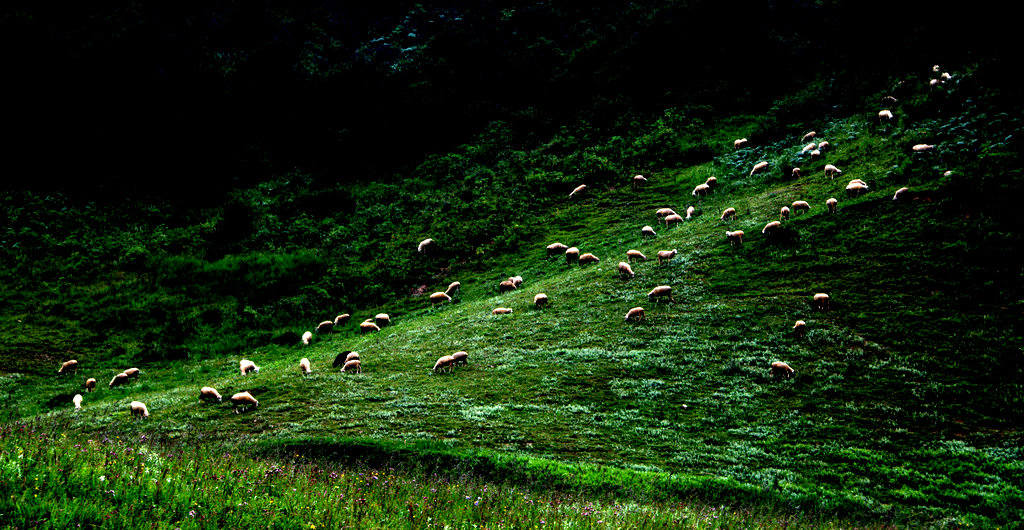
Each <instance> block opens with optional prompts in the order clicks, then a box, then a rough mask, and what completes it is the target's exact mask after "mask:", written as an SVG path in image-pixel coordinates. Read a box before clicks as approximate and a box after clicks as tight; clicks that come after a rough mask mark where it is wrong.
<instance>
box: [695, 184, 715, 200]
mask: <svg viewBox="0 0 1024 530" xmlns="http://www.w3.org/2000/svg"><path fill="white" fill-rule="evenodd" d="M709 193H711V186H708V185H707V184H698V185H697V186H696V187H695V188H693V196H694V197H704V196H706V195H707V194H709Z"/></svg>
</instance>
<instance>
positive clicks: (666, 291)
mask: <svg viewBox="0 0 1024 530" xmlns="http://www.w3.org/2000/svg"><path fill="white" fill-rule="evenodd" d="M661 298H668V301H669V302H673V303H675V301H676V300H675V298H673V297H672V287H671V286H668V285H659V286H657V287H655V288H654V289H651V292H649V293H647V299H648V300H649V301H651V302H654V301H656V300H660V299H661Z"/></svg>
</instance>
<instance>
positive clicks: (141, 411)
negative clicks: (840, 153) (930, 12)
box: [57, 65, 952, 418]
mask: <svg viewBox="0 0 1024 530" xmlns="http://www.w3.org/2000/svg"><path fill="white" fill-rule="evenodd" d="M932 71H933V72H935V73H938V72H939V71H940V67H939V66H938V65H935V66H933V67H932ZM951 78H952V76H951V75H950V74H949V73H945V72H944V73H942V74H941V75H940V76H939V77H937V78H934V79H931V80H930V81H929V85H930V86H932V87H935V86H938V85H942V84H944V83H946V81H948V80H950V79H951ZM894 103H896V98H894V97H892V96H887V97H885V98H883V104H886V105H889V104H894ZM878 119H879V121H880V122H881V121H889V120H893V119H895V116H894V115H893V112H892V110H890V109H888V108H885V109H882V110H880V111H878ZM816 136H817V133H816V132H815V131H810V132H808V133H806V134H804V135H803V137H802V138H801V140H800V142H801V143H804V142H807V141H809V140H813V139H814V138H815V137H816ZM749 145H750V141H749V140H748V139H746V138H739V139H737V140H735V141H734V142H733V148H734V149H736V150H739V149H743V148H745V147H748V146H749ZM830 147H831V144H830V143H829V142H828V141H821V142H817V143H815V142H813V141H812V142H810V143H807V144H806V145H804V146H803V148H801V151H800V155H801V156H803V155H809V156H810V158H811V159H812V160H816V159H819V158H820V157H822V156H823V153H824V152H826V151H827V150H828V149H829V148H830ZM934 148H935V146H934V145H930V144H917V145H914V146H913V147H912V151H914V152H918V153H919V152H926V151H930V150H932V149H934ZM768 167H769V163H768V162H767V161H760V162H757V163H756V164H754V166H753V167H752V168H751V170H750V176H753V175H755V174H757V173H760V172H762V171H764V170H766V169H767V168H768ZM949 173H950V172H948V171H947V172H946V174H947V176H948V174H949ZM841 174H843V171H842V170H840V169H839V168H838V167H836V166H835V165H833V164H826V165H825V167H824V175H825V177H828V178H830V179H833V180H834V179H835V177H836V176H837V175H841ZM792 175H793V176H794V177H799V176H800V175H801V169H800V168H798V167H795V168H793V170H792ZM647 182H648V179H647V177H645V176H643V175H636V176H634V177H633V179H632V184H633V188H634V189H636V188H639V187H642V186H644V185H646V184H647ZM717 186H718V179H717V178H716V177H709V178H708V179H707V180H706V181H705V182H704V183H702V184H699V185H697V186H696V187H694V188H693V191H692V192H691V195H692V196H693V197H695V198H696V199H697V201H698V204H699V202H700V200H701V199H702V198H703V197H706V196H708V195H710V194H712V193H713V192H714V190H715V188H716V187H717ZM869 189H870V188H869V187H868V185H867V183H866V182H865V181H863V180H861V179H853V180H851V181H850V182H849V183H848V184H847V185H846V193H847V195H848V196H850V197H856V196H858V195H860V194H863V193H865V192H867V191H868V190H869ZM586 190H587V186H586V185H585V184H583V185H580V186H577V187H576V188H574V189H573V190H572V192H570V193H569V198H573V197H576V196H579V195H582V194H583V193H585V192H586ZM909 192H910V190H909V188H906V187H903V188H900V189H898V190H896V192H895V193H894V194H893V198H892V200H894V201H900V200H902V199H904V198H905V197H907V196H908V194H909ZM838 204H839V201H838V199H836V198H835V197H830V198H829V199H828V200H826V201H825V206H826V208H827V211H828V213H830V214H835V213H836V211H837V208H838ZM810 209H811V205H810V203H808V202H807V201H803V200H798V201H794V202H793V203H792V204H790V205H788V206H782V207H781V208H780V210H779V220H778V221H774V220H773V221H769V222H768V223H767V224H766V225H765V226H764V228H763V229H762V230H761V234H762V235H764V236H765V238H766V239H767V240H769V241H771V240H773V239H775V238H776V237H777V236H778V235H779V234H781V232H782V230H783V228H782V223H783V222H784V221H787V220H789V219H790V216H791V215H795V214H797V213H804V212H808V211H810ZM696 211H697V210H696V208H695V207H694V206H692V205H691V206H688V207H687V208H686V216H685V217H683V216H681V215H679V214H677V213H676V212H675V211H674V210H672V209H671V208H659V209H658V210H656V211H655V215H656V216H657V217H658V218H659V219H660V220H661V222H663V223H664V224H665V226H666V227H668V226H669V224H673V223H675V224H678V223H681V222H684V221H685V220H689V219H692V218H693V217H694V215H695V214H696ZM736 216H737V212H736V208H732V207H729V208H726V209H725V210H723V211H722V214H721V217H720V220H721V221H722V222H730V221H733V220H735V219H736ZM640 234H641V237H643V238H647V237H657V232H656V231H655V230H654V228H653V227H651V226H649V225H647V226H644V227H642V228H641V229H640ZM744 236H745V234H744V232H743V231H742V230H726V231H725V237H726V240H727V241H728V242H729V243H730V244H731V245H732V246H741V245H742V244H743V238H744ZM436 245H437V243H436V242H435V241H434V240H433V239H430V238H428V239H424V240H423V241H421V242H420V243H419V245H418V246H417V251H418V252H420V253H425V252H429V251H431V250H432V249H433V248H435V247H436ZM677 253H678V251H677V250H675V249H673V250H661V251H658V253H657V259H658V264H659V265H662V264H663V263H666V262H670V261H671V260H672V259H673V258H674V257H675V256H676V254H677ZM547 255H548V256H549V257H552V256H558V255H564V256H565V261H566V264H568V265H570V266H571V265H574V264H575V265H579V266H581V267H582V266H584V265H588V264H592V263H599V262H600V261H601V260H600V259H599V258H598V257H597V256H595V255H594V254H592V253H589V252H586V253H582V254H581V253H580V249H579V248H577V247H569V246H568V245H564V244H562V243H558V242H555V243H552V244H550V245H548V246H547ZM647 259H648V258H647V256H645V255H644V254H643V253H642V252H640V251H639V250H635V249H629V250H627V251H626V261H620V262H619V264H618V267H617V270H618V273H619V275H620V277H621V278H623V279H631V278H633V277H634V276H635V273H634V272H633V268H632V265H631V263H635V262H642V261H647ZM522 284H523V277H522V276H512V277H509V278H508V279H506V280H503V281H501V282H500V283H499V284H498V292H499V293H505V292H510V291H515V290H518V289H519V287H520V286H521V285H522ZM461 287H462V284H461V283H459V282H452V283H451V284H450V285H449V286H448V288H447V289H446V290H445V291H443V292H442V291H439V292H435V293H432V294H431V295H430V296H429V300H430V303H431V305H437V304H441V303H444V302H451V301H452V297H453V295H455V294H456V293H458V292H459V291H460V290H461ZM647 298H648V300H649V301H650V302H651V303H655V302H657V301H660V300H668V301H669V302H673V303H674V302H675V299H674V297H673V296H672V286H670V285H659V286H657V287H655V288H654V289H652V290H651V291H650V292H649V293H647ZM533 301H534V305H535V306H536V307H537V308H544V307H545V306H547V305H548V302H549V299H548V295H547V294H546V293H537V294H536V295H535V296H534V299H533ZM829 303H830V298H829V295H828V294H826V293H817V294H815V295H814V296H813V297H812V306H813V307H814V308H815V309H817V310H820V311H827V310H828V309H829ZM491 313H492V314H494V315H502V314H509V313H512V309H511V308H507V307H498V308H495V309H493V310H492V311H491ZM645 316H646V315H645V312H644V308H643V307H634V308H632V309H630V310H629V311H627V312H626V316H625V320H626V322H641V321H643V320H644V319H645ZM350 318H351V315H349V314H348V313H344V314H341V315H338V316H337V317H335V318H334V319H333V320H325V321H323V322H321V323H320V324H318V325H317V327H316V328H315V332H316V334H318V335H320V334H329V333H332V332H333V331H335V330H336V329H337V328H340V327H341V326H343V325H344V324H345V323H347V322H348V321H349V320H350ZM390 324H391V317H390V316H389V315H388V314H387V313H378V314H377V315H375V316H374V317H373V318H367V319H366V320H364V321H363V322H361V323H360V324H359V330H360V332H361V333H369V332H374V331H380V330H381V329H382V328H384V327H386V326H388V325H390ZM806 331H807V323H806V322H805V321H803V320H797V321H796V323H795V324H794V325H793V332H794V333H795V334H796V335H798V336H803V335H804V334H805V333H806ZM313 336H314V332H312V331H306V332H305V333H303V334H302V337H301V342H302V345H304V346H308V345H309V344H311V342H312V340H313ZM468 362H469V354H468V353H467V352H464V351H458V352H455V353H453V354H452V355H444V356H441V357H440V358H438V359H437V361H436V362H435V363H434V367H433V369H432V370H433V371H434V372H445V371H447V372H451V371H453V370H454V369H455V367H456V366H458V365H460V364H461V365H468ZM78 366H79V364H78V361H77V360H75V359H72V360H68V361H65V362H64V363H62V364H61V367H60V369H59V370H57V373H58V374H64V373H69V372H74V373H77V370H78ZM333 366H334V367H335V368H337V367H339V366H340V367H341V372H342V373H346V372H355V373H361V372H362V363H361V360H360V356H359V353H357V352H352V351H344V352H342V353H340V354H338V356H337V357H336V358H335V360H334V363H333ZM239 371H240V372H241V374H242V375H243V376H245V375H248V374H249V373H258V372H259V371H260V368H259V367H258V366H256V364H255V363H253V362H252V361H250V360H248V359H242V360H241V361H239ZM299 371H300V373H301V374H303V375H308V374H310V373H312V371H313V369H312V365H311V364H310V361H309V359H308V358H305V357H303V358H302V359H301V360H300V361H299ZM140 373H141V371H140V370H139V369H138V368H129V369H127V370H124V371H123V372H120V373H118V374H117V375H115V376H114V378H113V379H111V380H110V384H109V387H110V388H115V387H117V386H121V385H125V384H128V383H129V381H130V380H132V379H135V378H138V377H139V375H140ZM794 373H795V370H794V369H793V368H792V367H790V366H789V364H787V363H785V362H782V361H775V362H772V363H771V364H770V366H769V375H770V376H771V377H773V378H788V377H790V376H792V375H793V374H794ZM84 386H85V388H86V391H87V392H92V391H94V390H95V388H96V379H94V378H88V379H86V381H85V385H84ZM199 399H200V400H203V401H218V402H221V401H223V397H222V396H221V395H220V393H219V392H217V390H216V389H215V388H213V387H209V386H204V387H202V388H201V389H200V391H199ZM82 401H83V397H82V394H75V396H74V398H73V399H72V402H73V404H74V407H75V409H76V410H81V408H82ZM231 403H232V405H233V408H234V411H235V413H239V412H240V411H244V410H248V409H250V408H256V407H258V406H259V401H258V400H257V399H256V398H255V397H253V395H252V394H251V393H249V392H239V393H236V394H234V395H232V396H231ZM129 411H130V413H131V415H132V416H133V417H139V418H145V417H149V409H148V408H147V407H146V404H145V403H142V402H140V401H132V402H131V403H130V404H129Z"/></svg>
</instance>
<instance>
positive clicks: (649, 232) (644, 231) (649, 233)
mask: <svg viewBox="0 0 1024 530" xmlns="http://www.w3.org/2000/svg"><path fill="white" fill-rule="evenodd" d="M640 235H641V236H642V237H655V236H657V235H658V233H657V232H655V231H654V229H653V228H651V226H650V225H647V226H645V227H643V228H641V229H640ZM566 257H567V258H568V255H567V256H566Z"/></svg>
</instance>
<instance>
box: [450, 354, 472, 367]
mask: <svg viewBox="0 0 1024 530" xmlns="http://www.w3.org/2000/svg"><path fill="white" fill-rule="evenodd" d="M452 357H454V358H455V362H454V363H452V364H453V365H454V366H458V365H460V364H464V365H466V366H469V353H468V352H464V351H457V352H455V353H453V354H452Z"/></svg>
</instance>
